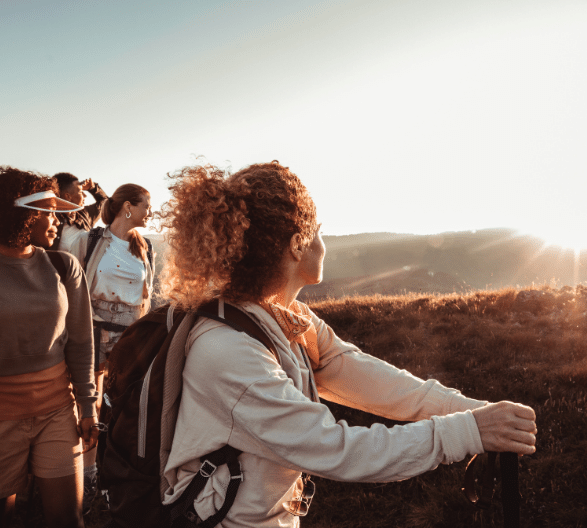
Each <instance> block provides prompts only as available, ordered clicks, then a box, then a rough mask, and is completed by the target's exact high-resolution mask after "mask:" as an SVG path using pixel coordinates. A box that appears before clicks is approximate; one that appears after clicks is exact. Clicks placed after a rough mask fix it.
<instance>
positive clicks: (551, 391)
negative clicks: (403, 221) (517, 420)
mask: <svg viewBox="0 0 587 528" xmlns="http://www.w3.org/2000/svg"><path fill="white" fill-rule="evenodd" d="M524 298H526V300H523V299H524ZM312 308H313V310H314V311H315V312H316V313H317V314H318V315H319V316H320V317H322V318H323V319H324V320H325V321H326V322H328V323H329V324H330V325H331V326H332V327H333V328H334V329H335V331H336V332H337V333H338V334H339V335H340V336H341V337H342V338H343V339H346V340H348V341H351V342H354V343H355V344H357V345H358V346H359V347H360V348H361V349H362V350H363V351H365V352H367V353H369V354H372V355H375V356H378V357H380V358H382V359H385V360H386V361H389V362H391V363H393V364H394V365H396V366H398V367H400V368H406V369H407V370H409V371H410V372H412V373H413V374H415V375H417V376H419V377H421V378H423V379H427V378H435V379H438V380H439V381H440V382H441V383H443V384H444V385H447V386H450V387H455V388H457V389H459V390H461V391H462V392H463V393H465V394H466V395H468V396H472V397H476V398H478V399H487V400H490V401H498V400H502V399H509V400H513V401H518V402H521V403H525V404H527V405H531V406H532V407H533V408H534V409H535V410H536V413H537V421H538V428H539V434H538V445H537V447H538V451H537V453H536V454H535V455H533V456H529V457H523V458H522V459H521V461H520V468H521V469H520V488H521V493H522V497H523V499H522V526H525V527H565V528H571V527H585V526H587V506H586V504H587V501H586V500H585V489H587V476H586V471H585V469H586V465H585V452H586V451H587V418H586V413H585V408H586V406H587V401H586V398H587V345H586V339H587V324H586V317H587V289H585V288H581V287H579V288H578V289H577V290H571V289H570V288H563V289H561V290H552V289H548V288H543V289H541V290H522V291H518V290H514V289H504V290H499V291H486V292H475V293H470V294H467V295H456V294H453V295H444V296H431V295H406V296H398V297H382V296H374V297H355V298H347V299H342V300H338V301H325V302H321V303H317V304H314V305H312ZM329 405H330V404H329ZM330 407H331V409H332V411H333V413H334V414H335V416H336V417H337V418H338V419H345V420H347V421H348V422H349V423H350V424H351V425H367V426H368V425H369V424H371V423H373V422H374V421H383V422H384V423H386V424H388V425H390V426H391V425H393V423H392V422H389V421H385V420H381V419H379V418H377V417H375V416H372V415H369V414H366V413H362V412H360V411H355V410H352V409H347V408H342V407H340V406H337V405H330ZM465 465H466V461H463V462H460V463H458V464H454V465H452V466H441V467H439V468H438V469H436V470H435V471H432V472H429V473H427V474H426V475H423V476H421V477H417V478H414V479H411V480H408V481H404V482H397V483H388V484H367V485H365V484H347V483H340V482H331V481H325V480H321V479H317V480H318V490H317V494H316V497H315V498H314V502H313V504H312V508H311V509H310V513H309V515H308V517H307V518H305V519H304V520H303V522H302V525H303V526H304V527H306V528H309V527H316V528H325V527H331V526H335V527H338V528H347V527H349V528H350V527H353V528H361V527H365V528H366V527H369V528H375V527H389V526H402V527H404V528H410V527H447V528H448V527H451V528H453V527H470V526H481V527H490V526H501V511H500V508H499V502H498V501H497V500H496V502H495V504H496V505H495V507H494V508H492V509H491V510H489V511H477V510H476V509H474V508H473V507H472V506H470V505H469V504H468V503H467V502H466V500H465V499H464V497H463V495H462V494H461V492H460V488H461V486H462V479H463V475H464V470H465ZM499 492H500V490H499V485H498V486H497V489H496V499H498V497H499ZM100 504H101V503H100V501H96V503H95V507H94V511H93V512H92V514H91V515H90V516H89V517H88V518H87V519H86V526H88V527H90V528H93V527H98V526H101V524H102V523H103V522H104V520H105V518H106V516H105V514H104V513H101V512H99V509H100ZM33 517H35V516H34V515H33ZM36 518H37V519H38V516H37V517H36ZM19 526H22V524H19ZM31 526H42V524H37V523H33V524H31Z"/></svg>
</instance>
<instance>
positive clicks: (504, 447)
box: [472, 401, 538, 455]
mask: <svg viewBox="0 0 587 528" xmlns="http://www.w3.org/2000/svg"><path fill="white" fill-rule="evenodd" d="M472 413H473V416H474V417H475V420H476V421H477V427H478V428H479V434H480V435H481V442H482V443H483V449H485V451H497V452H504V451H511V452H512V453H518V454H519V455H531V454H532V453H534V452H535V451H536V447H534V446H535V444H536V433H537V432H538V430H537V429H536V414H535V413H534V410H533V409H532V408H531V407H527V406H526V405H521V404H519V403H513V402H509V401H501V402H499V403H490V404H488V405H486V406H485V407H480V408H479V409H475V410H473V411H472Z"/></svg>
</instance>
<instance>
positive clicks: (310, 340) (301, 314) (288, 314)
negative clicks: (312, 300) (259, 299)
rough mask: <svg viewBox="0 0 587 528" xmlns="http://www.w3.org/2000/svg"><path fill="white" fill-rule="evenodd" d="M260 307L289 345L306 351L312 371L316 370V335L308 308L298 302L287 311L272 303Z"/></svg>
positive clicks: (318, 361)
mask: <svg viewBox="0 0 587 528" xmlns="http://www.w3.org/2000/svg"><path fill="white" fill-rule="evenodd" d="M262 306H263V308H265V310H267V311H268V312H269V313H270V314H271V315H272V316H273V317H274V319H275V320H276V321H277V324H278V325H279V327H280V328H281V330H283V333H284V334H285V337H286V338H287V340H288V341H289V342H290V343H291V342H293V341H295V342H297V343H299V344H300V345H302V346H303V347H304V348H305V349H306V353H307V354H308V357H309V358H310V364H311V366H312V369H316V368H318V365H319V364H320V352H319V351H318V334H317V333H316V327H315V326H314V323H312V316H311V315H310V310H309V308H308V307H307V306H306V305H305V304H304V303H301V302H298V301H294V302H293V303H292V304H291V306H290V308H289V309H287V308H285V307H284V306H282V305H281V304H273V303H263V304H262Z"/></svg>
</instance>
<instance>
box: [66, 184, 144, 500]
mask: <svg viewBox="0 0 587 528" xmlns="http://www.w3.org/2000/svg"><path fill="white" fill-rule="evenodd" d="M101 215H102V221H103V222H104V224H106V228H105V229H104V228H94V229H93V230H91V231H83V232H81V233H80V235H79V236H78V238H77V239H76V240H75V242H74V243H73V245H72V247H71V253H72V254H73V255H75V256H76V257H77V258H78V260H79V261H80V262H81V263H82V265H83V266H84V269H85V272H86V278H87V281H88V286H89V289H90V298H91V303H92V313H93V321H94V347H95V365H96V367H95V368H96V372H95V376H96V385H97V387H98V390H99V391H100V395H102V391H103V385H104V371H105V369H106V361H107V359H108V354H109V353H110V351H111V350H112V347H113V346H114V344H115V343H116V342H117V341H118V339H119V338H120V336H121V335H122V332H124V330H125V329H126V328H127V327H128V326H130V325H131V324H132V323H134V322H135V321H136V320H137V319H139V318H140V317H141V316H143V315H144V314H146V313H147V312H148V311H149V308H150V303H151V294H152V290H153V276H154V273H155V271H154V266H153V254H152V249H151V246H150V242H149V241H148V239H146V238H144V237H143V236H142V235H141V234H140V233H139V232H138V231H137V229H136V228H137V227H146V226H147V222H148V220H149V218H150V217H151V215H152V214H151V196H150V194H149V191H147V189H145V188H144V187H141V186H140V185H136V184H134V183H127V184H124V185H121V186H120V187H118V189H116V191H115V192H114V194H113V195H112V196H111V197H110V198H108V199H107V200H106V201H105V202H104V204H103V205H102V212H101ZM90 253H91V254H90ZM100 405H101V396H100V399H99V401H98V411H99V409H100ZM95 461H96V451H95V450H94V451H92V452H91V453H88V454H87V455H86V457H85V458H84V467H85V469H84V511H88V510H89V508H90V505H91V501H92V500H93V499H94V496H95V494H96V487H97V481H96V479H97V467H96V463H95Z"/></svg>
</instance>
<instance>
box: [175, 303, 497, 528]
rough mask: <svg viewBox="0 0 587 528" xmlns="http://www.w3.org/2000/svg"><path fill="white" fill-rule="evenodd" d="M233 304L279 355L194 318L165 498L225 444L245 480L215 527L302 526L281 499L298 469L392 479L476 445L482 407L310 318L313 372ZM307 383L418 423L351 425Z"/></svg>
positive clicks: (215, 486) (202, 498)
mask: <svg viewBox="0 0 587 528" xmlns="http://www.w3.org/2000/svg"><path fill="white" fill-rule="evenodd" d="M238 308H240V309H241V310H243V311H245V312H246V313H247V314H249V315H250V316H252V317H253V319H254V320H255V321H256V322H257V323H258V324H259V325H260V326H261V327H262V328H263V329H264V330H265V332H266V333H267V334H268V336H269V337H270V338H271V339H272V340H273V342H274V344H275V346H276V348H277V351H278V354H279V362H278V361H277V360H276V358H275V357H274V356H273V355H272V354H271V352H269V351H268V350H266V349H265V348H264V347H263V345H262V344H261V343H259V342H257V341H256V340H254V339H252V338H251V337H249V336H248V335H246V334H243V333H240V332H238V331H236V330H234V329H233V328H231V327H229V326H227V325H224V324H222V323H220V322H217V321H214V320H211V319H206V318H202V319H200V320H199V321H198V323H197V324H196V325H195V326H194V328H193V329H192V331H191V333H190V335H189V337H188V340H187V343H186V355H187V359H186V364H185V367H184V370H183V388H182V397H181V403H180V407H179V415H178V419H177V422H176V426H175V434H174V437H173V444H172V447H171V452H170V455H169V459H168V461H167V465H166V468H165V473H164V476H165V478H166V479H167V481H168V482H169V484H170V487H169V489H168V490H167V492H166V493H165V500H164V502H165V503H166V504H169V503H172V502H174V501H175V500H176V499H177V498H178V497H179V495H180V494H181V493H182V492H183V490H184V489H185V488H186V487H187V485H188V484H189V482H190V481H191V479H192V478H193V476H194V474H195V473H196V472H197V471H198V470H199V467H200V461H199V457H201V456H203V455H205V454H207V453H209V452H211V451H214V450H216V449H218V448H220V447H222V446H223V445H225V444H229V445H231V446H233V447H235V448H236V449H239V450H242V451H243V453H242V454H241V455H240V456H239V461H240V464H241V468H242V471H243V475H244V481H243V482H242V484H241V486H240V488H239V491H238V493H237V496H236V499H235V502H234V504H233V506H232V507H231V509H230V510H229V512H228V515H227V516H226V518H225V519H224V520H223V521H222V523H221V524H220V525H218V526H219V527H222V528H236V527H239V528H242V527H257V528H259V527H277V526H281V527H295V526H299V518H298V517H295V516H293V515H292V514H290V513H288V512H287V511H286V510H285V508H284V507H283V502H285V501H290V500H292V499H295V498H296V493H297V492H299V487H300V485H301V484H300V474H301V472H307V473H310V474H312V475H318V476H321V477H326V478H329V479H333V480H340V481H353V482H389V481H398V480H403V479H407V478H410V477H413V476H416V475H419V474H421V473H424V472H426V471H429V470H431V469H434V468H436V467H437V466H438V464H440V463H447V464H450V463H452V462H456V461H460V460H462V459H464V458H465V457H466V456H468V455H472V454H475V453H482V452H483V446H482V443H481V438H480V435H479V431H478V428H477V425H476V421H475V418H474V416H473V415H472V413H471V412H470V410H472V409H475V408H478V407H482V406H483V405H485V404H486V402H483V401H478V400H473V399H470V398H466V397H465V396H463V395H462V394H461V393H460V392H459V391H457V390H454V389H449V388H446V387H444V386H442V385H441V384H440V383H438V382H437V381H434V380H428V381H423V380H421V379H419V378H416V377H414V376H412V375H411V374H409V373H408V372H406V371H405V370H399V369H397V368H396V367H394V366H392V365H390V364H389V363H386V362H384V361H382V360H379V359H377V358H375V357H373V356H370V355H368V354H365V353H362V352H361V351H360V350H359V349H358V348H357V347H355V346H354V345H352V344H350V343H346V342H344V341H342V340H341V339H340V338H338V337H337V336H336V334H335V333H334V332H333V330H332V329H331V328H330V327H329V326H328V325H327V324H326V323H325V322H324V321H322V320H321V319H319V318H318V317H317V316H316V315H315V314H313V313H311V316H312V321H313V323H314V325H315V327H316V330H317V335H318V348H319V352H320V361H319V365H318V367H317V368H316V369H314V372H311V371H310V369H309V368H308V366H307V365H309V364H310V363H309V361H308V360H307V357H305V353H304V351H303V349H302V348H301V347H300V346H299V345H298V344H297V343H295V342H294V343H290V342H289V341H288V340H287V339H286V337H285V335H284V334H283V332H282V330H281V328H280V327H279V325H278V324H277V322H276V321H275V320H274V319H273V318H272V317H271V315H269V314H268V313H267V312H266V311H265V310H264V309H263V308H262V307H260V306H259V305H256V304H253V303H244V304H242V305H239V306H238ZM311 385H312V387H313V388H314V393H315V394H316V393H317V394H318V395H319V396H320V398H323V399H326V400H330V401H334V402H336V403H339V404H342V405H346V406H349V407H353V408H356V409H361V410H364V411H367V412H370V413H374V414H377V415H380V416H384V417H387V418H391V419H394V420H399V421H415V422H416V423H413V424H408V425H405V426H395V427H392V428H388V427H385V426H384V425H382V424H374V425H372V426H371V427H369V428H366V427H350V426H349V425H348V424H347V423H346V422H345V421H344V420H341V421H339V422H337V421H336V420H335V418H334V416H333V415H332V414H331V413H330V411H329V409H328V407H326V406H325V405H323V404H322V403H320V402H318V401H312V399H311V390H310V386H311ZM229 479H230V476H229V473H228V469H227V468H226V466H221V467H219V468H218V470H217V471H216V472H215V473H214V474H213V475H212V477H211V478H210V479H209V482H208V483H207V485H206V487H205V489H204V490H203V492H202V493H201V494H200V495H199V496H198V497H197V498H196V500H195V502H194V507H195V510H196V512H197V514H198V515H199V516H200V518H202V519H206V518H208V517H209V516H210V515H212V514H213V513H215V511H216V510H217V509H219V508H220V507H221V506H222V504H223V502H224V495H225V492H226V488H227V486H228V482H229ZM318 492H319V490H318Z"/></svg>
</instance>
